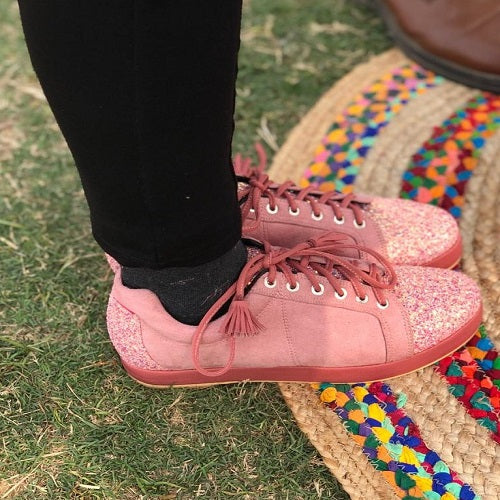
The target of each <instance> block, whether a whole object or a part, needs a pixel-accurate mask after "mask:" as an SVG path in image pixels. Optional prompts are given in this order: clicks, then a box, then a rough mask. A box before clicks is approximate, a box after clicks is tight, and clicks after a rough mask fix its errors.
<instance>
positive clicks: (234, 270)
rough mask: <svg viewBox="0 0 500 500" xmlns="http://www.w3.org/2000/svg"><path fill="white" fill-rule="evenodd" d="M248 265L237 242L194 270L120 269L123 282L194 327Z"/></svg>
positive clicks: (243, 246)
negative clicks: (149, 293) (149, 294)
mask: <svg viewBox="0 0 500 500" xmlns="http://www.w3.org/2000/svg"><path fill="white" fill-rule="evenodd" d="M246 262H247V250H246V247H245V245H244V244H243V243H242V242H241V241H239V242H238V243H237V244H236V246H235V247H233V248H232V249H231V250H229V252H227V253H225V254H224V255H223V256H222V257H219V258H218V259H215V260H212V261H211V262H208V263H206V264H202V265H200V266H195V267H167V268H164V269H147V268H142V267H123V268H122V283H123V284H124V285H125V286H127V287H129V288H147V289H148V290H151V291H152V292H154V293H155V294H156V295H157V296H158V298H159V299H160V301H161V303H162V304H163V307H164V308H165V310H166V311H167V312H168V313H169V314H170V315H171V316H173V317H174V318H175V319H176V320H177V321H180V322H181V323H185V324H188V325H197V324H198V323H199V322H200V321H201V319H202V318H203V316H204V315H205V313H206V312H207V311H208V310H209V309H210V307H211V306H212V305H213V304H214V303H215V302H216V301H217V299H218V298H219V297H220V296H221V295H222V294H223V293H224V292H225V291H226V290H227V289H228V288H229V287H230V286H231V285H232V284H233V283H234V282H235V281H236V279H237V278H238V276H239V274H240V271H241V269H242V268H243V266H244V265H245V264H246Z"/></svg>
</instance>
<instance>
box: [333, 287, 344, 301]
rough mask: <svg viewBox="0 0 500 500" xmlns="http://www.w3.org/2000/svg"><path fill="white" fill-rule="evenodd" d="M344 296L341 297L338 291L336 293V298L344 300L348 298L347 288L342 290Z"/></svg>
mask: <svg viewBox="0 0 500 500" xmlns="http://www.w3.org/2000/svg"><path fill="white" fill-rule="evenodd" d="M341 290H342V295H339V294H338V293H337V291H335V298H336V299H338V300H344V299H345V298H346V297H347V290H346V289H345V288H341Z"/></svg>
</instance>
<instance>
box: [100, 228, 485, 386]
mask: <svg viewBox="0 0 500 500" xmlns="http://www.w3.org/2000/svg"><path fill="white" fill-rule="evenodd" d="M345 240H346V239H345V237H343V236H341V235H340V236H339V235H338V234H327V235H324V236H321V237H319V238H318V239H317V240H316V241H313V240H311V241H308V242H307V243H303V244H300V245H298V246H296V247H294V248H292V249H290V250H286V249H277V248H273V247H271V246H270V245H269V244H267V243H266V244H265V245H264V251H262V250H259V249H257V248H254V247H252V246H249V247H248V248H249V260H248V262H247V264H246V266H245V267H244V268H243V270H242V272H241V275H240V277H239V279H238V280H237V282H236V283H234V284H233V285H232V286H231V288H230V289H229V290H228V291H227V292H226V293H225V294H224V295H223V296H222V297H221V298H220V299H219V300H218V301H217V302H216V303H215V304H214V306H213V307H212V308H211V309H210V310H209V311H208V313H207V314H206V315H205V317H204V318H203V320H202V321H201V323H200V325H199V326H197V327H196V326H189V325H184V324H182V323H179V322H178V321H176V320H175V319H173V318H172V317H171V316H170V315H169V314H168V313H167V312H166V311H165V310H164V308H163V307H162V305H161V303H160V301H159V300H158V298H157V297H156V296H155V295H154V294H153V293H152V292H150V291H149V290H132V289H129V288H126V287H125V286H123V285H122V282H121V272H120V268H119V267H118V268H117V269H116V271H117V272H116V275H115V280H114V284H113V289H112V291H111V296H110V299H109V306H108V330H109V334H110V337H111V341H112V342H113V345H114V347H115V349H116V350H117V351H118V354H119V355H120V358H121V360H122V363H123V366H124V367H125V369H126V371H127V372H128V373H129V375H130V376H132V377H133V378H134V379H136V380H137V381H138V382H140V383H142V384H145V385H150V386H154V387H164V386H176V385H181V386H196V385H211V384H220V383H229V382H238V381H243V380H248V381H273V382H277V381H303V382H314V381H322V380H328V381H331V382H337V383H354V382H362V381H369V380H380V379H387V378H390V377H395V376H398V375H402V374H405V373H409V372H411V371H414V370H417V369H419V368H421V367H423V366H426V365H428V364H431V363H433V362H435V361H437V360H439V359H440V358H442V357H444V356H446V355H448V354H449V353H451V352H453V351H455V350H456V349H457V348H458V347H460V346H461V345H462V344H464V343H465V342H466V341H467V340H468V339H469V338H470V337H471V336H472V335H473V334H474V332H475V330H476V329H477V327H478V326H479V323H480V320H481V298H480V292H479V290H478V288H477V286H476V285H475V284H474V282H473V281H472V280H471V279H469V278H468V277H467V276H465V275H464V274H461V273H458V272H455V271H449V270H444V269H430V268H423V267H404V266H401V267H397V268H395V270H394V269H393V268H392V267H391V265H390V264H389V263H388V262H387V260H386V259H385V258H383V257H381V256H380V255H377V254H376V253H375V252H373V251H370V250H368V249H366V248H363V249H360V250H361V251H363V252H366V253H368V254H370V255H371V257H372V259H376V260H377V261H378V264H375V263H372V262H367V261H354V260H350V259H347V258H343V257H339V256H338V255H337V254H336V253H335V252H337V251H338V250H339V249H342V248H344V247H347V246H349V245H348V244H346V243H345ZM395 272H396V273H397V275H398V278H397V283H396V277H395ZM229 300H231V303H230V306H229V309H228V311H227V312H225V314H223V315H222V316H220V317H218V318H217V319H214V320H213V321H211V320H212V318H213V317H214V315H216V314H217V312H219V311H220V310H221V309H223V307H224V306H225V304H226V303H227V302H228V301H229Z"/></svg>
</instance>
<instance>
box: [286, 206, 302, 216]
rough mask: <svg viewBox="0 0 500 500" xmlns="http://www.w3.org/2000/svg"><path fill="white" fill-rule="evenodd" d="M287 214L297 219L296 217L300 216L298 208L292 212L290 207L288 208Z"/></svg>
mask: <svg viewBox="0 0 500 500" xmlns="http://www.w3.org/2000/svg"><path fill="white" fill-rule="evenodd" d="M288 213H289V214H290V215H293V216H295V217H297V215H299V214H300V208H297V210H292V207H288Z"/></svg>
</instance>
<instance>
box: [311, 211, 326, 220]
mask: <svg viewBox="0 0 500 500" xmlns="http://www.w3.org/2000/svg"><path fill="white" fill-rule="evenodd" d="M311 219H313V220H318V221H319V220H323V212H320V213H319V215H316V214H315V213H314V212H313V213H312V214H311Z"/></svg>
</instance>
